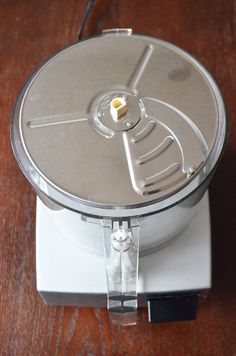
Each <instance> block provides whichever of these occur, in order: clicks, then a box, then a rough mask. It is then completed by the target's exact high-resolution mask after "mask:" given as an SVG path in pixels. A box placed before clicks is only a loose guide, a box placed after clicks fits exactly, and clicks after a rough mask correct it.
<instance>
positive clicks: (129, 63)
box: [11, 29, 226, 325]
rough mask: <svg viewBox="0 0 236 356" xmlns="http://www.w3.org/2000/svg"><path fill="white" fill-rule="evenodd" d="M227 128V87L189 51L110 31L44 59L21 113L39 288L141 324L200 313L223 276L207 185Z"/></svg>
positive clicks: (48, 298) (49, 297) (19, 146)
mask: <svg viewBox="0 0 236 356" xmlns="http://www.w3.org/2000/svg"><path fill="white" fill-rule="evenodd" d="M225 138H226V116H225V109H224V104H223V101H222V97H221V94H220V92H219V89H218V87H217V85H216V84H215V82H214V80H213V79H212V77H211V76H210V74H209V73H208V72H207V71H206V69H205V68H204V67H203V66H202V65H201V64H200V63H199V62H198V61H197V60H196V59H194V58H193V57H192V56H191V55H189V54H188V53H186V52H185V51H183V50H182V49H180V48H178V47H176V46H174V45H172V44H170V43H168V42H165V41H162V40H159V39H156V38H153V37H150V36H143V35H138V34H133V33H132V30H130V29H112V30H105V31H104V32H103V34H102V35H101V36H97V37H93V38H90V39H88V40H85V41H80V42H78V43H75V44H73V45H71V46H69V47H67V48H65V49H63V50H62V51H60V52H59V53H57V54H56V55H54V56H53V57H51V58H50V59H49V60H48V61H46V62H45V63H44V64H43V65H42V66H41V67H40V68H38V69H37V70H36V71H35V73H34V74H33V75H32V76H31V77H30V78H29V80H28V81H27V83H26V84H25V85H24V88H23V89H22V91H21V93H20V95H19V97H18V99H17V102H16V106H15V110H14V113H13V116H12V126H11V140H12V146H13V151H14V154H15V157H16V159H17V161H18V164H19V166H20V168H21V169H22V171H23V173H24V174H25V176H26V177H27V178H28V180H29V181H30V183H31V185H32V186H33V187H34V189H35V191H36V193H37V215H36V267H37V289H38V291H39V293H40V294H41V295H42V297H43V299H44V301H45V302H47V303H49V304H60V305H76V306H90V307H91V306H93V307H103V306H106V305H107V308H108V310H109V312H110V316H111V318H112V320H113V322H114V323H118V324H123V325H132V324H135V323H136V320H137V308H138V306H147V307H148V317H149V321H151V322H162V321H175V320H189V319H194V318H195V317H196V312H197V300H198V296H199V295H204V294H206V291H207V290H208V289H209V288H210V286H211V252H210V251H211V249H210V218H209V203H208V195H207V187H208V184H209V181H210V179H211V177H212V175H213V173H214V171H215V168H216V166H217V162H218V161H219V159H220V157H221V154H222V150H223V147H224V142H225Z"/></svg>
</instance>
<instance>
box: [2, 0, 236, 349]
mask: <svg viewBox="0 0 236 356" xmlns="http://www.w3.org/2000/svg"><path fill="white" fill-rule="evenodd" d="M84 5H85V1H84V0H81V1H78V0H55V1H53V0H52V1H50V0H41V1H36V0H35V1H34V0H21V1H17V0H15V1H14V0H0V355H24V356H25V355H53V356H54V355H112V354H114V355H123V354H128V355H164V356H168V355H181V356H184V355H200V356H202V355H210V356H222V355H227V356H233V355H236V1H234V0H199V1H196V0H195V1H193V0H169V1H166V0H156V1H155V0H146V1H141V0H132V1H131V0H130V1H125V0H111V1H107V0H96V2H95V6H94V9H93V12H92V13H91V16H90V17H89V19H88V22H87V26H86V27H85V31H84V33H83V36H84V38H85V37H87V36H91V35H94V34H99V33H101V31H102V29H104V28H110V27H131V28H133V30H134V32H137V33H144V34H147V35H152V36H156V37H159V38H161V39H163V40H167V41H170V42H173V43H175V44H176V45H178V46H180V47H182V48H184V49H185V50H187V51H188V52H190V53H192V54H193V55H194V56H196V57H197V58H198V59H199V60H200V61H201V62H202V63H203V64H204V65H205V66H206V68H207V69H208V70H209V71H210V72H211V73H212V74H213V76H214V77H215V79H216V81H217V82H218V84H219V86H220V88H221V90H222V92H223V95H224V98H225V101H226V105H227V108H228V114H229V122H230V133H229V140H228V145H227V149H226V152H225V156H224V158H223V160H222V162H221V163H220V166H219V169H218V171H217V172H216V174H215V177H214V178H213V181H212V184H211V188H210V199H211V215H212V238H213V288H212V291H211V294H210V296H209V297H208V298H207V300H205V301H204V302H203V303H202V304H201V307H200V310H199V315H198V320H197V321H192V322H179V323H172V324H162V325H150V324H148V322H147V315H146V311H145V310H140V312H139V322H138V325H137V326H133V327H128V328H122V327H118V326H113V325H111V324H110V322H109V319H108V315H107V312H106V310H104V309H95V310H94V309H80V310H78V309H76V308H72V307H50V306H46V305H44V304H43V302H42V300H41V299H40V297H39V296H38V294H37V292H36V285H35V240H34V225H35V194H34V192H33V191H32V189H31V187H30V185H29V184H28V183H27V182H26V180H25V178H24V177H23V175H22V174H21V172H20V171H19V169H18V167H17V164H16V162H15V160H14V158H13V155H12V152H11V147H10V141H9V123H10V113H11V110H12V108H13V105H14V101H15V98H16V95H17V93H18V91H19V90H20V88H21V86H22V84H23V82H24V81H25V79H26V78H27V76H29V74H30V73H31V72H32V71H33V70H34V68H35V67H36V66H37V65H39V64H40V63H41V62H42V61H43V60H45V59H46V58H47V57H48V56H50V55H51V54H53V53H54V52H55V51H57V50H59V49H60V48H62V47H64V46H66V45H68V44H70V43H73V42H75V41H76V36H77V30H78V27H79V23H80V21H81V15H82V11H83V9H84ZM199 263H201V261H199Z"/></svg>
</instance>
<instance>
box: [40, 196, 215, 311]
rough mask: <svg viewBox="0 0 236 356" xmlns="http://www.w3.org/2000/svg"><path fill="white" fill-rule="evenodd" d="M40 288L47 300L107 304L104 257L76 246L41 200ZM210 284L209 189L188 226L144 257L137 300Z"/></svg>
mask: <svg viewBox="0 0 236 356" xmlns="http://www.w3.org/2000/svg"><path fill="white" fill-rule="evenodd" d="M36 270H37V289H38V291H39V293H40V294H41V296H42V297H43V299H44V301H45V302H46V303H48V304H55V305H76V306H79V307H82V306H89V307H91V306H92V307H105V306H106V292H107V288H106V272H105V264H104V258H103V257H102V256H99V255H96V254H90V253H88V252H87V251H84V250H83V249H79V248H76V247H75V245H74V244H73V243H71V242H70V240H68V239H66V238H65V237H64V236H63V235H62V234H61V233H60V232H59V231H58V229H57V227H56V226H55V224H54V223H53V222H52V220H51V219H50V216H49V213H48V208H47V207H46V206H45V205H44V204H43V203H42V202H41V201H40V200H39V199H37V220H36ZM210 287H211V234H210V216H209V201H208V194H207V193H206V194H205V196H204V197H203V198H202V200H201V201H200V202H199V206H198V212H197V215H196V216H195V218H194V220H193V221H192V222H191V224H190V225H189V226H188V227H187V229H186V230H185V231H184V233H182V235H180V236H179V237H178V238H177V239H176V240H174V241H172V242H171V243H170V244H168V245H167V246H166V247H164V248H162V249H161V250H159V251H157V252H155V253H153V254H150V255H147V256H143V257H140V265H139V281H138V293H139V294H138V295H139V305H140V306H142V305H147V298H149V297H150V296H151V297H152V296H154V297H155V296H158V295H163V294H172V293H182V292H197V293H200V292H201V291H205V290H207V289H209V288H210Z"/></svg>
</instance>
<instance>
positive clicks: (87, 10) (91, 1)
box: [78, 0, 95, 41]
mask: <svg viewBox="0 0 236 356" xmlns="http://www.w3.org/2000/svg"><path fill="white" fill-rule="evenodd" d="M94 2H95V0H88V1H87V4H86V5H85V8H84V12H83V15H82V20H81V23H80V26H79V29H78V40H79V41H80V40H81V38H82V35H83V30H84V26H85V24H86V21H87V19H88V16H89V14H90V12H91V10H92V7H93V5H94Z"/></svg>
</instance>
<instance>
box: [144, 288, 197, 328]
mask: <svg viewBox="0 0 236 356" xmlns="http://www.w3.org/2000/svg"><path fill="white" fill-rule="evenodd" d="M197 302H198V296H197V294H173V295H161V296H157V297H151V298H150V299H148V320H149V322H151V323H162V322H171V321H181V320H194V319H196V316H197Z"/></svg>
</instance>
